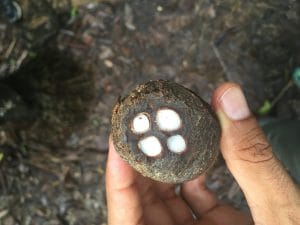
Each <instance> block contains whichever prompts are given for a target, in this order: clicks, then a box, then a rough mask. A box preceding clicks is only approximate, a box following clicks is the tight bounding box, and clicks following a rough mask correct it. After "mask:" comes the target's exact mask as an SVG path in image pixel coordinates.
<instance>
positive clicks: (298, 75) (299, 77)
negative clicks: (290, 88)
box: [293, 67, 300, 88]
mask: <svg viewBox="0 0 300 225" xmlns="http://www.w3.org/2000/svg"><path fill="white" fill-rule="evenodd" d="M293 80H294V82H295V84H296V85H297V86H298V87H299V88H300V67H297V68H296V69H295V70H294V73H293Z"/></svg>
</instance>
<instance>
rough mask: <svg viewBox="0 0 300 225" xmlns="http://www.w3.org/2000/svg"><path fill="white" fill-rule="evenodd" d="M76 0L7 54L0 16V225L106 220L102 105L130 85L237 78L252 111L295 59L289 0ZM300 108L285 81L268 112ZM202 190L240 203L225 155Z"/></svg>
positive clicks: (204, 85) (203, 91)
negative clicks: (32, 39) (37, 40)
mask: <svg viewBox="0 0 300 225" xmlns="http://www.w3.org/2000/svg"><path fill="white" fill-rule="evenodd" d="M49 2H51V1H49ZM76 2H77V1H74V3H76ZM85 2H86V4H84V5H81V6H77V5H76V4H75V5H74V6H75V7H73V8H72V10H71V9H70V8H68V10H67V11H65V12H64V13H62V14H57V15H54V18H55V19H54V20H53V21H56V18H57V17H59V19H58V21H59V22H58V23H53V24H55V26H53V27H52V28H53V30H55V34H53V35H50V36H47V38H44V39H43V41H42V42H41V43H42V44H41V45H34V46H33V47H32V46H31V45H25V46H26V48H25V47H19V49H18V46H20V45H15V44H14V46H17V49H15V51H11V50H10V48H9V46H11V43H13V42H11V41H8V40H13V38H12V39H7V36H5V35H10V37H15V38H16V40H20V37H23V36H22V35H21V36H20V35H19V36H14V35H15V34H16V33H15V32H12V30H14V29H12V28H11V27H12V26H13V25H12V24H9V23H7V22H5V21H4V20H2V19H3V18H1V20H0V30H1V33H0V40H1V41H0V54H1V55H3V54H5V53H7V54H8V53H9V54H8V55H7V57H6V58H5V60H3V59H2V58H0V60H1V61H0V68H2V69H3V68H4V69H3V70H1V71H2V72H1V71H0V72H1V73H0V74H1V75H0V77H1V81H0V87H1V89H0V94H1V96H0V151H1V153H2V154H3V155H2V154H1V156H3V158H2V157H1V158H2V159H1V162H0V167H1V170H0V224H5V225H14V224H22V225H23V224H45V225H57V224H62V225H77V224H78V225H79V224H89V225H92V224H102V225H104V224H106V214H107V211H106V204H105V188H104V182H105V181H104V173H105V161H106V157H107V148H108V144H107V140H108V136H109V133H110V117H111V110H112V107H113V105H114V104H115V102H116V101H117V99H118V98H119V96H124V95H125V94H126V93H127V92H128V91H129V90H131V89H133V88H134V87H135V86H136V85H137V84H141V83H144V82H145V81H148V80H156V79H166V80H171V81H175V82H178V83H180V84H182V85H184V86H185V87H187V88H190V89H191V90H192V91H194V92H195V93H197V94H198V95H199V96H201V97H202V98H203V99H204V100H206V101H207V102H209V101H210V98H211V95H212V92H213V90H214V89H215V88H216V87H217V86H218V85H219V84H221V83H223V82H224V81H227V80H230V81H235V82H238V83H240V84H241V85H242V86H243V88H244V90H245V91H246V95H247V98H248V100H249V105H250V107H251V109H252V110H253V112H254V113H255V112H257V110H258V108H259V107H260V106H261V105H262V104H263V103H264V101H265V100H267V99H268V100H272V99H274V98H275V97H276V95H277V94H278V93H279V92H280V90H281V89H282V88H283V86H284V85H285V84H286V83H287V82H288V81H289V79H290V78H289V74H291V72H292V70H293V69H294V68H295V67H296V66H297V65H298V66H299V64H300V55H299V54H300V51H299V50H300V46H299V42H298V40H299V30H300V29H299V27H300V26H299V21H300V19H299V2H297V1H295V0H289V1H279V0H278V1H274V0H272V1H271V0H270V1H264V3H261V1H258V0H257V1H256V0H255V1H251V2H248V1H247V2H243V1H239V0H226V1H221V2H214V1H203V0H198V1H193V0H170V1H163V0H155V1H145V0H143V1H140V0H130V1H122V0H112V1H98V2H97V1H85ZM59 9H60V8H59ZM60 10H62V9H60ZM70 10H71V12H70ZM62 11H63V10H62ZM33 13H34V12H33ZM69 14H71V15H69ZM51 15H52V14H51ZM51 18H52V17H51ZM51 21H52V20H51ZM46 28H49V27H47V26H46ZM52 28H51V29H50V28H49V29H50V31H51V32H50V31H49V33H51V34H52ZM24 29H25V28H23V27H22V26H21V27H19V28H18V32H17V33H18V34H25V33H22V32H23V31H24V32H25V31H27V29H25V30H24ZM41 33H44V34H46V33H47V32H46V31H45V30H43V32H41ZM4 34H5V35H4ZM25 36H26V35H25ZM26 37H27V36H26ZM37 37H40V36H39V35H38V36H37ZM22 40H23V41H22V42H20V43H29V42H26V40H27V39H22ZM24 40H25V41H24ZM16 43H19V42H16ZM28 46H29V47H28ZM20 49H21V50H20ZM7 50H9V51H7ZM18 50H20V51H18ZM24 50H26V51H27V53H26V57H27V56H30V57H29V58H28V59H27V58H26V60H24V55H23V56H22V54H25V53H23V52H24ZM29 53H30V54H29ZM10 54H13V57H14V58H15V59H17V61H16V60H10V59H11V58H10V57H11V55H10ZM15 62H17V67H15V65H16V64H15ZM11 66H13V67H11ZM9 68H12V69H9ZM299 106H300V97H299V91H297V89H296V87H294V86H293V87H291V88H290V89H289V90H288V91H287V92H286V93H285V94H284V96H283V97H282V98H281V99H280V101H279V102H278V104H276V107H274V109H273V110H272V111H271V113H270V115H272V116H276V117H284V118H296V117H297V118H300V109H299ZM208 186H209V187H210V188H211V189H212V190H214V191H216V193H217V195H218V197H219V198H220V199H221V200H222V201H224V202H227V203H229V204H231V205H233V206H234V207H236V208H239V209H242V210H248V208H247V204H246V202H245V199H244V197H243V195H242V193H241V191H240V189H239V187H238V185H237V184H236V182H235V181H234V179H233V178H232V176H231V174H230V172H229V171H228V170H227V169H226V166H225V164H224V162H223V161H222V160H220V162H219V163H217V165H216V167H215V169H213V170H212V171H211V172H210V175H209V178H208Z"/></svg>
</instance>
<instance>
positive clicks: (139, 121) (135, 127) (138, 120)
mask: <svg viewBox="0 0 300 225" xmlns="http://www.w3.org/2000/svg"><path fill="white" fill-rule="evenodd" d="M131 129H132V131H133V133H136V134H143V133H146V132H147V131H148V130H149V129H150V120H149V118H148V116H147V115H146V114H145V113H139V114H137V115H136V116H135V117H134V119H133V121H132V127H131Z"/></svg>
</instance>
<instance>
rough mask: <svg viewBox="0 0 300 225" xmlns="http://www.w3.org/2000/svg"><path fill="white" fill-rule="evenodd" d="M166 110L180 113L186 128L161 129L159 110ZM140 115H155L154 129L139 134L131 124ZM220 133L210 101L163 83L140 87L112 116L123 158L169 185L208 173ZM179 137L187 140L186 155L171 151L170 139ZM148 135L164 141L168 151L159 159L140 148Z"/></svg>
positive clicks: (213, 159) (184, 89)
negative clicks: (168, 138) (168, 130)
mask: <svg viewBox="0 0 300 225" xmlns="http://www.w3.org/2000/svg"><path fill="white" fill-rule="evenodd" d="M164 107H168V108H171V109H173V110H175V111H176V112H178V113H179V115H180V117H181V119H182V125H183V126H182V127H181V129H180V130H178V131H174V132H161V131H159V130H158V127H157V126H156V124H155V121H153V120H154V119H155V115H156V112H157V110H158V109H159V108H164ZM140 112H146V113H148V114H149V115H150V116H151V119H150V120H151V124H152V125H151V128H152V129H151V130H150V131H148V132H147V133H145V134H142V135H136V134H133V133H132V131H131V129H130V124H131V121H132V119H133V117H134V116H135V115H137V114H138V113H140ZM220 130H221V129H220V126H219V123H218V120H217V118H216V116H215V115H214V113H213V112H212V110H211V108H210V106H209V105H208V104H207V103H206V102H204V101H203V100H202V99H201V98H200V97H198V96H197V95H196V94H194V93H193V92H191V91H190V90H188V89H186V88H184V87H183V86H181V85H179V84H176V83H173V82H169V81H163V80H157V81H150V82H148V83H146V84H143V85H140V86H138V87H137V88H136V89H135V90H133V91H132V92H131V93H130V94H129V95H128V96H126V97H125V98H123V99H122V100H120V101H119V102H118V103H117V104H116V106H115V107H114V109H113V114H112V138H113V142H114V145H115V148H116V150H117V152H118V153H119V154H120V156H121V157H122V158H123V159H124V160H126V161H127V162H128V163H129V164H130V165H131V166H132V167H133V168H134V169H136V170H137V171H138V172H140V173H141V174H143V175H144V176H146V177H150V178H152V179H154V180H157V181H161V182H165V183H181V182H184V181H187V180H191V179H193V178H195V177H197V176H199V175H200V174H202V173H204V172H205V171H207V170H208V169H209V168H210V167H211V166H212V165H213V163H214V162H215V160H216V158H217V156H218V153H219V140H220V134H221V131H220ZM176 134H180V135H182V136H183V137H184V138H185V139H186V142H187V150H186V151H185V152H184V153H181V154H176V153H172V152H171V151H169V150H167V146H166V140H167V137H170V136H172V135H176ZM148 135H154V136H156V137H158V138H159V139H160V141H161V143H162V145H163V147H164V150H163V152H162V154H161V155H160V156H159V157H156V158H151V157H148V156H146V155H145V154H144V153H142V152H141V151H140V150H139V149H138V147H137V142H138V140H139V139H141V138H143V137H146V136H148Z"/></svg>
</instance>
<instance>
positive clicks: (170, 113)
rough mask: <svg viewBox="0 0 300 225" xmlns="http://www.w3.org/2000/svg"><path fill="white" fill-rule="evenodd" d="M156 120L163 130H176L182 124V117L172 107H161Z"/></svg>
mask: <svg viewBox="0 0 300 225" xmlns="http://www.w3.org/2000/svg"><path fill="white" fill-rule="evenodd" d="M156 122H157V125H158V127H159V128H160V129H161V130H162V131H169V132H170V131H176V130H178V129H179V128H180V126H181V119H180V116H179V115H178V113H177V112H175V111H174V110H172V109H160V110H158V111H157V114H156Z"/></svg>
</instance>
